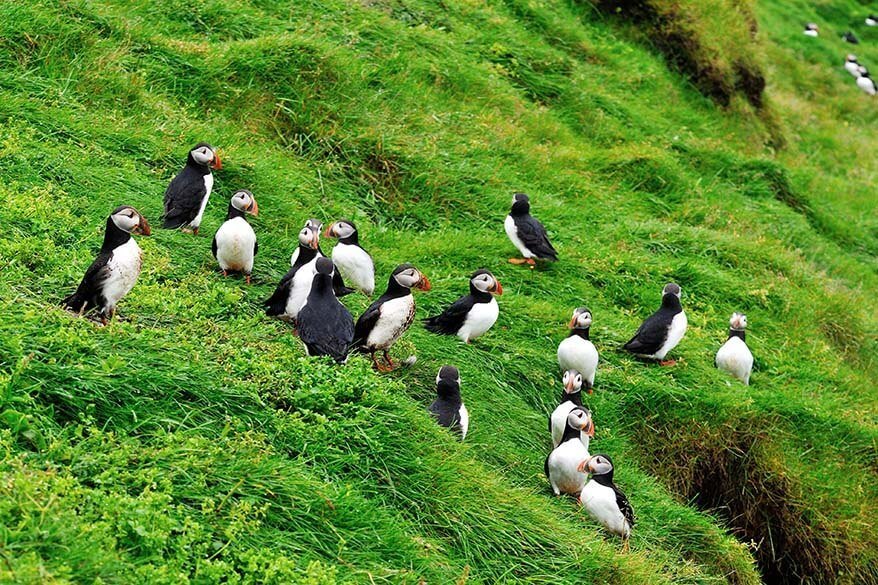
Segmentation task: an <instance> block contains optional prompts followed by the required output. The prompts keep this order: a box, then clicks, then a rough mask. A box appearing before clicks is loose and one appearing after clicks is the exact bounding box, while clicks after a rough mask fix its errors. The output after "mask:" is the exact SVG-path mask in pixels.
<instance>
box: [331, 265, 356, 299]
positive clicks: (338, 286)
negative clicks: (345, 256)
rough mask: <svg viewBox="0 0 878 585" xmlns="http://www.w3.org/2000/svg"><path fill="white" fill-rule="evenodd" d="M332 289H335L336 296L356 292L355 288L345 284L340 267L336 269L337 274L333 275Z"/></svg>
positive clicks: (339, 296)
mask: <svg viewBox="0 0 878 585" xmlns="http://www.w3.org/2000/svg"><path fill="white" fill-rule="evenodd" d="M332 290H334V291H335V296H336V298H341V297H343V296H345V295H349V294H351V293H352V292H354V289H352V288H348V287H346V286H345V284H344V280H343V279H342V277H341V272H339V271H338V267H336V269H335V274H333V275H332Z"/></svg>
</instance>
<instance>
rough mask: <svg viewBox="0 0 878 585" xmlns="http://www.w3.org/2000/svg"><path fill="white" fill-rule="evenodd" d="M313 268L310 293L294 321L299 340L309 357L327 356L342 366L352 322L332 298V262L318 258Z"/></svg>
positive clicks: (333, 295)
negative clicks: (314, 270)
mask: <svg viewBox="0 0 878 585" xmlns="http://www.w3.org/2000/svg"><path fill="white" fill-rule="evenodd" d="M315 268H316V274H315V275H314V278H313V281H312V284H311V291H310V293H309V294H308V298H307V299H306V300H305V304H304V305H303V306H302V308H301V309H300V310H299V315H298V317H297V318H296V325H297V327H298V330H299V338H300V339H301V340H302V342H303V343H304V344H305V348H306V349H307V350H308V355H309V356H318V355H328V356H330V357H332V358H333V359H334V360H335V361H337V362H338V363H340V364H341V363H344V362H345V361H347V359H348V349H349V348H350V346H351V342H352V341H353V340H354V318H353V317H352V316H351V312H350V311H348V310H347V307H345V306H344V305H343V304H341V303H340V302H339V300H338V299H337V298H335V291H334V290H333V288H332V273H333V272H334V270H335V267H334V266H333V264H332V260H330V259H329V258H318V259H317V262H316V263H315Z"/></svg>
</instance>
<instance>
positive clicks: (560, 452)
mask: <svg viewBox="0 0 878 585" xmlns="http://www.w3.org/2000/svg"><path fill="white" fill-rule="evenodd" d="M589 429H592V430H591V432H594V423H592V422H591V415H590V414H589V413H588V411H586V410H585V409H582V408H574V409H573V410H571V411H570V412H569V413H568V414H567V425H566V426H565V427H564V435H563V436H562V437H561V442H560V443H559V444H558V446H557V447H555V448H554V449H552V452H551V453H549V456H548V457H546V463H545V465H544V466H543V470H544V471H545V472H546V477H547V478H548V479H549V483H550V484H551V485H552V492H553V493H554V494H555V495H556V496H560V495H561V494H562V493H564V494H570V495H571V496H578V495H579V492H581V491H582V488H583V486H584V485H585V481H586V479H587V476H586V474H585V473H584V472H582V471H580V470H579V464H580V463H581V462H582V461H584V460H586V459H588V457H589V455H588V446H586V445H585V443H583V442H582V440H581V439H580V436H581V435H582V432H583V431H588V430H589Z"/></svg>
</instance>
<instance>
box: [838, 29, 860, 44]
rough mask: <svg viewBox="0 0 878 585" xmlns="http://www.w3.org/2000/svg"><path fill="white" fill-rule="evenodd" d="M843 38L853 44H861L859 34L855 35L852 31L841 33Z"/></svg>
mask: <svg viewBox="0 0 878 585" xmlns="http://www.w3.org/2000/svg"><path fill="white" fill-rule="evenodd" d="M841 39H842V40H843V41H845V42H847V43H850V44H852V45H859V44H860V39H858V38H857V35H855V34H854V33H852V32H851V31H847V32H846V33H844V34H843V35H841Z"/></svg>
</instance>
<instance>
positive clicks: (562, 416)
mask: <svg viewBox="0 0 878 585" xmlns="http://www.w3.org/2000/svg"><path fill="white" fill-rule="evenodd" d="M562 382H563V384H564V390H563V391H562V392H561V400H560V401H559V402H558V406H557V407H555V410H553V411H552V414H550V415H549V432H550V433H551V434H552V446H553V447H557V446H558V444H559V443H561V439H562V438H563V436H564V429H565V428H566V427H567V415H568V414H570V411H571V410H573V409H575V408H581V409H583V410H584V411H586V412H587V413H588V415H589V417H591V411H589V410H588V409H587V408H585V407H584V406H583V405H582V374H580V373H579V372H577V371H576V370H567V371H566V372H564V377H563V378H562ZM593 436H594V424H592V425H591V426H590V427H589V428H587V429H585V430H583V431H582V433H581V434H580V436H579V438H580V440H581V441H582V444H583V445H585V448H586V449H588V444H589V441H590V440H591V437H593Z"/></svg>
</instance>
